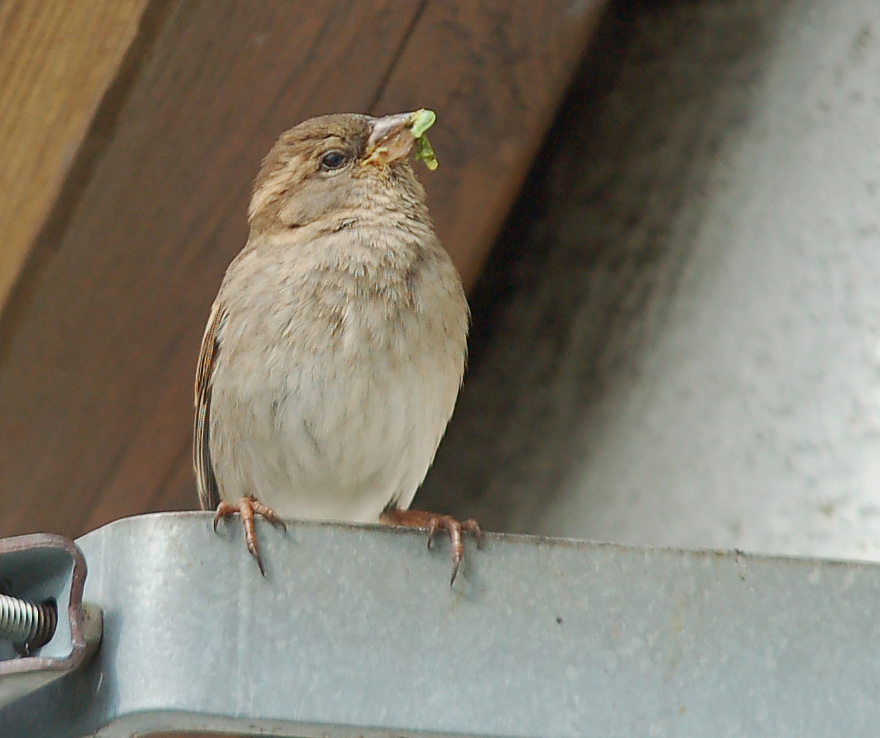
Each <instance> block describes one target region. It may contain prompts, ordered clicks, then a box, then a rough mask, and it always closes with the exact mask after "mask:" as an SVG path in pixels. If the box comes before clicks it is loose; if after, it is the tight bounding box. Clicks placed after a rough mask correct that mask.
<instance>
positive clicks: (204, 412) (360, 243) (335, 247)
mask: <svg viewBox="0 0 880 738" xmlns="http://www.w3.org/2000/svg"><path fill="white" fill-rule="evenodd" d="M426 113H430V111H424V110H422V111H416V112H413V113H401V114H397V115H389V116H385V117H380V118H376V117H371V116H368V115H360V114H354V113H349V114H336V115H326V116H321V117H318V118H312V119H310V120H307V121H305V122H303V123H300V124H299V125H297V126H295V127H294V128H291V129H290V130H288V131H286V132H285V133H283V134H281V136H280V137H279V138H278V140H277V141H276V143H275V145H274V146H273V147H272V149H271V150H270V151H269V153H268V155H267V156H266V158H265V159H264V161H263V164H262V168H261V169H260V172H259V174H258V175H257V178H256V180H255V183H254V188H253V195H252V198H251V202H250V207H249V210H248V216H249V217H248V221H249V225H250V231H249V235H248V239H247V242H246V244H245V246H244V248H243V249H242V250H241V252H240V253H239V254H238V255H237V256H236V257H235V259H234V260H233V261H232V262H231V264H230V265H229V268H228V269H227V271H226V274H225V276H224V277H223V280H222V283H221V285H220V290H219V292H218V294H217V297H216V299H215V301H214V304H213V307H212V308H211V313H210V317H209V319H208V324H207V327H206V329H205V333H204V337H203V339H202V345H201V351H200V354H199V359H198V365H197V370H196V381H195V422H194V431H193V463H194V468H195V476H196V486H197V490H198V495H199V502H200V504H201V507H202V508H203V509H206V510H216V514H215V517H214V530H215V531H216V530H217V525H218V523H219V521H220V520H222V519H224V518H226V517H229V516H230V515H234V514H236V513H237V514H239V515H240V518H241V520H242V522H243V524H244V527H245V538H246V542H247V547H248V550H249V551H250V553H251V555H252V556H253V557H254V559H255V560H256V563H257V565H258V567H259V569H260V572H261V573H263V574H265V569H264V566H263V562H262V559H261V556H260V552H259V546H258V542H257V536H256V530H255V526H254V516H255V515H259V516H262V517H263V518H265V519H266V520H268V521H269V522H271V523H273V524H275V525H279V526H284V523H283V520H284V518H298V519H309V520H329V521H344V522H350V523H385V524H389V525H405V526H414V527H418V528H423V529H425V530H427V531H428V548H431V544H432V541H433V540H434V536H435V534H436V533H437V532H438V531H441V530H445V531H447V532H448V533H449V534H450V537H451V539H452V559H453V568H452V578H451V580H450V584H452V583H453V582H454V581H455V577H456V574H457V573H458V569H459V565H460V563H461V560H462V556H463V550H464V549H463V542H462V531H470V532H471V533H472V534H473V535H474V536H475V538H476V540H477V544H478V545H479V544H480V543H481V538H482V534H481V531H480V527H479V525H478V524H477V523H476V521H474V520H472V519H468V520H465V521H462V522H459V521H458V520H456V519H455V518H453V517H451V516H448V515H442V514H435V513H429V512H423V511H419V510H410V509H409V505H410V503H411V502H412V499H413V496H414V495H415V493H416V490H417V489H418V488H419V486H420V485H421V483H422V480H423V479H424V478H425V475H426V474H427V471H428V468H429V467H430V465H431V463H432V461H433V459H434V455H435V453H436V451H437V447H438V445H439V443H440V439H441V438H442V436H443V433H444V432H445V429H446V425H447V423H448V422H449V418H450V416H451V415H452V411H453V408H454V406H455V401H456V398H457V396H458V392H459V388H460V387H461V383H462V377H463V374H464V368H465V359H466V353H467V334H468V324H469V317H470V314H469V310H468V305H467V300H466V298H465V294H464V289H463V287H462V283H461V278H460V276H459V274H458V271H457V270H456V268H455V266H454V265H453V263H452V260H451V259H450V257H449V255H448V254H447V252H446V250H445V249H444V248H443V246H442V245H441V243H440V241H439V239H438V238H437V235H436V233H435V232H434V227H433V223H432V220H431V217H430V215H429V213H428V208H427V205H426V197H425V190H424V187H423V186H422V185H421V183H420V182H419V180H418V178H417V177H416V175H415V172H414V171H413V167H412V165H411V164H410V162H409V160H408V155H409V154H410V152H411V150H412V149H413V147H414V144H419V145H418V149H419V153H420V152H421V151H422V148H423V147H422V146H421V145H420V144H421V143H422V142H421V141H420V140H419V139H420V137H421V135H422V134H423V129H424V128H426V127H427V126H430V124H431V123H432V122H433V113H431V114H430V115H431V116H432V117H431V118H430V121H429V122H428V123H427V125H425V124H424V120H425V114H426ZM425 143H427V142H426V140H425ZM428 148H429V147H428ZM430 153H431V156H432V157H433V151H431V152H430ZM417 156H418V153H417ZM426 163H428V164H431V162H427V161H426Z"/></svg>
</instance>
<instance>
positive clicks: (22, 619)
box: [0, 594, 58, 652]
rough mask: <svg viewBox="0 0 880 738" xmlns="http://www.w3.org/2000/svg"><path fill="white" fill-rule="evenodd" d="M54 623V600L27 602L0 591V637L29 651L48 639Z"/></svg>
mask: <svg viewBox="0 0 880 738" xmlns="http://www.w3.org/2000/svg"><path fill="white" fill-rule="evenodd" d="M57 623H58V608H57V606H56V605H55V603H54V602H52V601H49V602H44V603H34V602H27V601H26V600H21V599H19V598H17V597H10V596H9V595H3V594H0V640H5V641H12V642H13V643H16V644H22V645H24V646H25V648H26V650H27V651H28V652H30V651H32V650H34V649H37V648H40V647H41V646H44V645H46V644H47V643H48V642H49V641H50V640H52V636H53V635H54V634H55V626H56V624H57Z"/></svg>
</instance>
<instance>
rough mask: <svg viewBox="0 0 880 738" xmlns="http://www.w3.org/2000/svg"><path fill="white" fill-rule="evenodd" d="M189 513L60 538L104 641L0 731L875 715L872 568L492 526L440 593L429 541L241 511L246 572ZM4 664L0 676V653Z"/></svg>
mask: <svg viewBox="0 0 880 738" xmlns="http://www.w3.org/2000/svg"><path fill="white" fill-rule="evenodd" d="M210 520H211V516H210V515H209V514H207V513H180V514H162V515H151V516H144V517H138V518H130V519H126V520H120V521H118V522H115V523H113V524H111V525H108V526H106V527H104V528H101V529H99V530H96V531H94V532H92V533H90V534H88V535H87V536H84V537H83V538H82V539H80V540H79V541H78V544H79V547H80V548H81V549H82V552H83V553H84V555H85V560H86V562H87V563H88V567H89V573H88V576H87V578H86V580H85V589H84V593H83V598H84V599H85V600H86V601H88V602H92V603H95V604H96V605H98V606H100V608H101V609H102V610H103V613H104V628H103V642H102V643H101V646H100V648H99V649H98V650H97V653H96V654H95V656H94V657H93V658H92V659H91V661H89V662H88V663H87V664H86V665H85V666H84V667H81V668H77V669H74V670H72V671H70V673H68V674H66V675H65V676H63V677H62V678H60V679H57V680H56V681H54V682H52V683H51V684H49V685H47V686H43V687H41V688H40V689H36V690H35V691H31V692H30V693H28V694H26V695H24V696H18V697H17V698H15V699H13V700H12V701H9V702H7V704H6V705H5V707H2V708H0V735H2V736H4V738H25V737H26V736H27V737H28V738H31V737H33V736H41V737H42V736H45V737H46V738H67V737H70V738H73V737H78V736H84V735H90V734H93V733H96V732H98V731H100V735H102V736H129V735H133V734H149V733H153V732H161V731H171V730H191V731H199V730H201V731H216V732H221V731H222V732H240V733H252V734H260V735H267V734H268V735H281V736H324V735H327V734H331V735H334V736H427V735H435V736H436V735H446V736H507V737H508V738H512V737H520V736H521V737H523V738H525V737H526V736H528V737H529V738H535V737H536V736H548V737H550V736H552V737H554V738H557V737H558V738H562V737H565V736H572V737H574V736H584V735H604V736H634V735H643V736H672V735H674V736H678V737H686V736H698V737H699V738H704V737H705V736H715V737H721V736H746V735H747V736H768V737H769V736H772V737H773V738H784V737H785V736H798V738H804V737H807V736H829V735H845V736H848V738H856V737H858V736H871V737H872V738H873V736H876V735H877V731H878V726H880V618H878V616H877V613H878V610H880V566H876V565H871V564H859V563H834V562H827V561H814V560H791V559H779V558H768V557H757V556H746V555H742V554H735V553H723V554H722V553H715V552H687V551H670V550H655V549H641V548H628V547H623V546H615V545H603V544H595V543H586V542H575V541H564V540H547V539H539V538H533V537H524V536H495V535H490V536H488V538H487V541H486V545H485V548H484V550H483V551H479V552H478V551H476V549H475V547H473V546H471V545H468V551H467V554H466V560H465V564H464V567H463V569H462V573H461V575H460V576H459V580H458V581H457V582H456V585H455V587H454V588H452V589H450V587H449V585H448V577H449V559H448V557H447V555H446V551H447V550H448V549H446V550H444V544H442V543H441V544H440V545H439V546H438V548H439V551H434V552H428V551H426V550H425V540H424V536H422V535H419V533H418V532H415V531H406V530H392V529H386V528H382V529H374V528H370V527H354V526H343V525H323V524H314V523H294V524H292V525H291V526H290V528H289V530H288V532H287V533H286V534H284V533H283V532H281V531H278V530H276V529H273V528H271V527H270V526H268V525H262V526H260V530H259V532H260V534H261V535H262V543H263V548H264V557H265V560H266V564H267V576H266V578H262V577H260V575H259V573H258V572H257V570H256V567H255V566H254V563H253V561H252V560H251V558H250V557H249V555H248V554H247V552H246V551H245V549H244V545H243V541H242V534H241V530H240V526H239V525H237V524H233V525H227V526H224V527H222V528H221V535H215V534H213V533H212V532H211V524H210ZM445 545H448V544H445ZM62 568H63V567H62ZM2 570H3V558H2V556H0V571H2ZM56 574H57V572H56ZM5 576H6V578H7V579H9V578H10V577H12V578H14V572H11V570H10V569H9V568H8V567H7V569H6V573H5ZM68 591H69V585H68ZM62 611H63V608H61V602H60V601H59V613H60V612H62ZM61 620H63V618H62V617H61V615H60V614H59V621H61ZM70 637H71V635H70V629H69V628H67V629H66V630H65V628H62V627H61V625H60V624H59V632H58V633H56V636H55V638H53V640H52V641H51V642H50V643H49V644H48V645H47V646H46V647H44V648H43V649H42V652H43V653H42V656H43V657H45V653H50V652H51V653H56V654H58V656H57V657H56V658H57V659H61V658H65V656H64V654H65V653H66V652H69V651H70V647H69V644H68V646H67V647H65V642H64V639H65V638H66V639H68V640H69V639H70ZM58 639H61V641H60V642H59V641H58ZM3 656H4V657H8V658H7V661H0V674H2V672H3V668H2V667H3V666H4V665H6V666H8V665H9V663H12V661H11V659H15V658H18V657H16V656H15V655H14V654H11V653H5V652H3ZM37 656H41V654H37ZM22 661H25V659H20V658H19V659H18V661H17V663H18V664H19V665H20V664H21V662H22ZM8 676H9V675H8V674H7V675H6V676H0V694H2V684H3V681H4V680H6V679H7V678H8Z"/></svg>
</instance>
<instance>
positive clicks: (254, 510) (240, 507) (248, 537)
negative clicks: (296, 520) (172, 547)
mask: <svg viewBox="0 0 880 738" xmlns="http://www.w3.org/2000/svg"><path fill="white" fill-rule="evenodd" d="M236 513H238V515H239V517H240V518H241V522H242V524H243V525H244V540H245V542H246V543H247V549H248V551H250V552H251V556H253V557H254V560H255V561H256V562H257V566H258V567H260V574H262V575H263V576H266V570H265V569H264V568H263V559H262V558H260V547H259V546H258V545H257V529H256V527H254V515H261V516H262V517H263V518H265V519H266V520H268V521H269V522H270V523H272V525H279V526H281V527H282V528H283V529H284V530H285V531H286V530H287V526H286V525H285V524H284V521H283V520H282V519H281V518H280V517H279V515H278V513H276V512H275V511H274V510H273V509H272V508H271V507H269V506H268V505H264V504H263V503H262V502H260V501H259V500H258V499H257V498H256V497H254V496H253V495H247V496H245V497H242V498H241V499H240V500H239V501H238V503H236V504H235V505H233V504H231V503H229V502H221V503H220V504H219V505H217V512H216V513H214V531H215V532H216V530H217V524H218V523H219V522H220V521H221V520H223V519H224V518H228V517H230V516H232V515H235V514H236Z"/></svg>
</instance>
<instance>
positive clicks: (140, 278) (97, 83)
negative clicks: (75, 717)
mask: <svg viewBox="0 0 880 738" xmlns="http://www.w3.org/2000/svg"><path fill="white" fill-rule="evenodd" d="M603 4H604V0H582V1H581V2H573V1H571V0H545V1H544V2H540V3H537V2H536V3H531V2H510V1H509V0H479V1H476V2H471V1H470V0H422V1H421V2H415V1H413V2H405V1H404V0H369V1H367V0H350V1H348V2H346V1H344V0H333V1H330V0H328V1H326V2H321V3H316V2H314V0H262V1H261V2H248V1H247V0H188V1H186V2H172V1H170V0H152V1H148V0H100V1H99V0H92V1H91V2H89V3H85V2H79V1H78V0H63V1H61V2H57V3H44V2H40V0H6V2H4V3H3V4H2V5H0V79H2V80H3V83H2V85H0V105H2V109H3V111H4V115H3V116H0V156H2V157H3V160H4V161H5V162H7V164H8V165H7V166H4V167H3V168H0V171H2V172H3V174H2V175H0V176H2V179H0V227H2V231H0V232H2V236H3V240H2V244H0V305H3V304H4V303H5V307H4V308H3V312H2V314H0V501H2V503H3V505H2V510H3V512H2V516H0V536H5V535H14V534H19V533H25V532H29V531H34V530H47V531H53V532H58V533H63V534H67V535H73V536H76V535H80V534H82V533H83V532H85V531H87V530H89V529H91V528H93V527H96V526H98V525H101V524H103V523H106V522H108V521H109V520H112V519H114V518H117V517H120V516H123V515H129V514H134V513H138V512H144V511H148V510H163V509H181V508H192V507H195V506H196V499H195V495H194V491H193V483H192V474H191V471H190V461H189V459H190V449H189V443H190V440H189V438H190V424H191V413H192V409H191V405H192V397H191V394H192V390H191V385H192V375H193V371H194V364H195V358H196V354H197V351H198V343H199V339H200V336H201V331H202V328H203V325H204V321H205V319H206V317H207V312H208V308H209V306H210V303H211V301H212V299H213V295H214V293H215V292H216V289H217V286H218V284H219V281H220V277H221V275H222V273H223V271H224V269H225V267H226V265H227V264H228V262H229V260H230V259H231V258H232V257H233V256H234V254H235V253H236V252H237V251H238V249H239V248H240V247H241V245H242V244H243V242H244V238H245V234H246V207H247V201H248V196H249V189H250V182H251V180H252V178H253V176H254V174H255V173H256V170H257V168H258V166H259V162H260V159H261V157H262V156H263V155H264V154H265V152H266V151H267V150H268V148H269V147H270V145H271V144H272V142H273V140H274V139H275V137H276V136H277V134H278V133H279V132H281V131H282V130H284V129H285V128H288V127H290V126H291V125H293V124H295V123H297V122H299V121H300V120H302V119H304V118H307V117H309V116H312V115H316V114H321V113H328V112H336V111H346V110H349V111H360V112H371V113H376V114H381V113H390V112H398V111H401V110H409V109H414V108H417V107H422V106H425V107H431V108H433V109H435V110H436V111H437V113H438V122H437V124H436V126H435V128H434V129H433V130H432V142H433V143H434V147H435V149H436V150H437V153H438V157H439V159H440V169H439V170H438V171H437V172H436V173H434V174H430V175H427V174H426V175H425V176H424V177H423V180H424V181H425V182H426V185H427V187H428V190H429V196H430V203H431V206H432V211H433V213H434V215H435V219H436V221H437V225H438V230H439V232H440V235H441V237H442V238H443V240H444V243H445V244H446V246H447V248H448V249H449V250H450V252H451V253H452V255H453V257H454V259H455V260H456V263H457V265H458V266H459V268H460V269H461V271H462V274H463V275H464V278H465V280H466V282H467V283H468V284H470V283H472V282H473V280H474V279H475V277H476V275H477V274H478V272H479V269H480V266H481V264H482V261H483V259H484V257H485V255H486V252H487V250H488V249H489V247H490V246H491V243H492V241H493V239H494V237H495V235H496V233H497V232H498V230H499V228H500V226H501V224H502V222H503V220H504V218H505V215H506V213H507V211H508V209H509V207H510V205H511V203H512V201H513V198H514V197H515V196H516V194H517V193H518V191H519V189H520V186H521V184H522V181H523V178H524V177H525V174H526V172H527V171H528V168H529V165H530V163H531V161H532V158H533V156H534V154H535V152H536V150H537V148H538V146H539V144H540V142H541V140H542V137H543V135H544V133H545V132H546V130H547V128H548V126H549V124H550V122H551V120H552V118H553V115H554V112H555V110H556V107H557V105H558V103H559V100H560V98H561V95H562V93H563V91H564V89H565V86H566V84H567V82H568V80H569V78H570V75H571V73H572V72H573V71H574V69H575V66H576V64H577V62H578V60H579V58H580V57H581V54H582V52H583V49H584V47H585V44H586V42H587V40H588V38H589V35H590V32H591V30H592V28H593V27H594V24H595V22H596V20H597V18H598V16H599V13H600V10H601V6H602V5H603Z"/></svg>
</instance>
